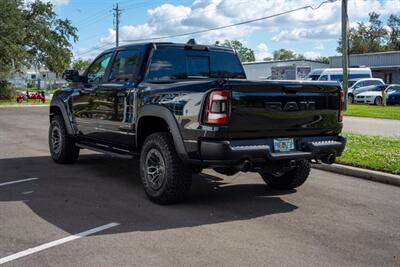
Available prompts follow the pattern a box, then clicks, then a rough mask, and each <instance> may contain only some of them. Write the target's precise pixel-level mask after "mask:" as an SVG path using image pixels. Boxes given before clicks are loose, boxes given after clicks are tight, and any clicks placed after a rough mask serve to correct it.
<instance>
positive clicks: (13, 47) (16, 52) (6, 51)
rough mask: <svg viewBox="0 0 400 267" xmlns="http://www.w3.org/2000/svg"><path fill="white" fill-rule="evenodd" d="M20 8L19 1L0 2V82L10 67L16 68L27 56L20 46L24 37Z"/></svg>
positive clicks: (6, 75)
mask: <svg viewBox="0 0 400 267" xmlns="http://www.w3.org/2000/svg"><path fill="white" fill-rule="evenodd" d="M21 6H22V2H21V0H19V1H18V0H2V1H0V25H1V26H0V80H6V79H7V77H8V75H9V73H10V71H11V69H12V67H13V66H15V67H17V68H18V67H19V65H20V63H21V61H22V60H23V59H24V58H26V56H27V55H26V51H25V49H24V47H23V46H22V45H21V44H22V43H23V40H24V38H25V36H26V34H25V31H24V23H23V14H22V12H21V10H20V7H21ZM2 84H5V83H2ZM4 86H5V85H4ZM2 87H3V86H2Z"/></svg>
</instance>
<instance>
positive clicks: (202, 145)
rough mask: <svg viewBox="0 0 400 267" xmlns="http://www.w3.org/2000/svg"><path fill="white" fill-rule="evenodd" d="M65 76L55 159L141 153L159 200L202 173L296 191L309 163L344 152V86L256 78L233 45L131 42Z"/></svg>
mask: <svg viewBox="0 0 400 267" xmlns="http://www.w3.org/2000/svg"><path fill="white" fill-rule="evenodd" d="M66 79H67V80H68V81H69V82H70V86H69V88H66V89H63V90H60V91H58V92H57V93H55V95H54V97H53V99H52V102H51V105H50V129H49V146H50V151H51V156H52V158H53V160H54V161H55V162H57V163H72V162H75V161H76V160H77V159H78V156H79V151H80V149H91V150H95V151H100V152H103V153H106V154H109V155H112V156H115V157H121V158H134V157H138V158H140V175H141V180H142V183H143V186H144V190H145V192H146V194H147V196H148V197H149V198H150V199H151V200H152V201H155V202H157V203H161V204H167V203H173V202H177V201H180V200H182V199H183V198H184V197H185V195H187V193H188V191H189V188H190V185H191V178H192V173H196V172H200V171H201V170H202V169H204V168H213V169H214V170H215V171H217V172H219V173H222V174H226V175H233V174H235V173H237V172H239V171H242V172H257V173H259V174H260V175H261V177H262V179H263V180H264V181H265V182H266V183H267V184H268V185H269V186H270V187H272V188H278V189H291V188H295V187H298V186H300V185H302V184H303V183H304V182H305V181H306V179H307V177H308V175H309V172H310V161H312V160H315V161H317V162H318V161H323V162H326V163H333V162H334V161H335V157H336V156H340V155H341V153H342V151H343V149H344V146H345V139H344V138H343V137H341V136H340V135H339V134H340V132H341V130H342V119H343V112H342V103H343V91H342V90H341V86H340V84H339V83H337V82H318V81H249V80H246V75H245V73H244V71H243V67H242V65H241V63H240V61H239V58H238V56H237V55H236V53H235V52H234V51H233V50H232V49H230V48H226V47H218V46H206V45H197V44H194V43H187V44H174V43H145V44H132V45H126V46H121V47H118V48H113V49H109V50H107V51H104V52H103V53H101V54H100V55H99V56H98V57H97V58H96V59H95V60H94V61H93V63H92V64H91V65H90V66H89V67H88V69H87V70H86V71H85V72H84V74H83V75H79V73H78V72H77V71H69V72H67V73H66ZM127 162H128V161H127Z"/></svg>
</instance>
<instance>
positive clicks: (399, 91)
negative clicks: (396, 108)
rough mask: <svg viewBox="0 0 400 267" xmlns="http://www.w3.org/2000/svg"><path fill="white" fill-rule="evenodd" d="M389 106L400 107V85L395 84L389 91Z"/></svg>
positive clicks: (387, 98)
mask: <svg viewBox="0 0 400 267" xmlns="http://www.w3.org/2000/svg"><path fill="white" fill-rule="evenodd" d="M386 104H387V105H400V84H393V85H392V86H391V87H390V90H388V91H387V97H386Z"/></svg>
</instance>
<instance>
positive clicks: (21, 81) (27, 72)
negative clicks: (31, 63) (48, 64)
mask: <svg viewBox="0 0 400 267" xmlns="http://www.w3.org/2000/svg"><path fill="white" fill-rule="evenodd" d="M8 81H9V82H10V83H11V84H13V85H14V86H16V87H19V88H27V87H28V84H31V85H33V86H34V87H36V88H38V89H41V90H47V89H50V87H52V86H53V85H55V86H57V87H61V86H62V85H64V84H65V83H66V82H65V80H63V79H62V77H61V76H60V75H57V74H56V73H54V72H51V71H49V70H48V69H46V68H40V69H36V68H23V69H22V70H21V71H19V72H17V71H14V72H12V74H11V75H10V78H9V79H8Z"/></svg>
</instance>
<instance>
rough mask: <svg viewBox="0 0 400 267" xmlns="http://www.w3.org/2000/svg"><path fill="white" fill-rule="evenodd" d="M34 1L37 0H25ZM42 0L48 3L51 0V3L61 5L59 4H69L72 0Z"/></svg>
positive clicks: (27, 1)
mask: <svg viewBox="0 0 400 267" xmlns="http://www.w3.org/2000/svg"><path fill="white" fill-rule="evenodd" d="M34 1H35V0H25V3H32V2H34ZM40 1H42V2H43V3H48V2H50V3H52V4H53V5H54V6H57V7H59V6H66V5H68V4H69V1H70V0H40Z"/></svg>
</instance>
